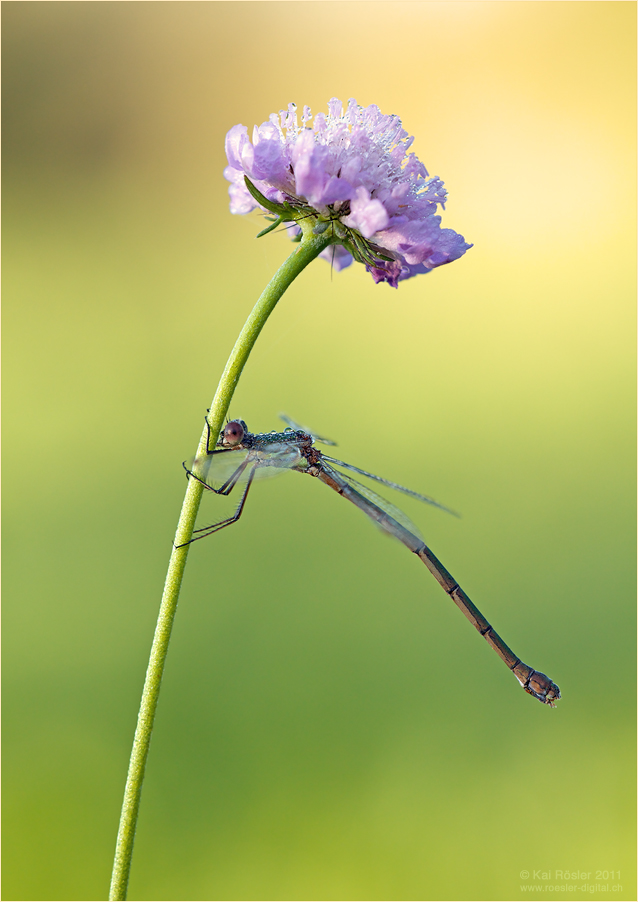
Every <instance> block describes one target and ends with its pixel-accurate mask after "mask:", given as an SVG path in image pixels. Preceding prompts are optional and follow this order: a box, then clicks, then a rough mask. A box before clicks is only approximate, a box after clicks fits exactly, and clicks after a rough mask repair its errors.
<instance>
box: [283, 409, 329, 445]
mask: <svg viewBox="0 0 638 902" xmlns="http://www.w3.org/2000/svg"><path fill="white" fill-rule="evenodd" d="M279 419H280V420H283V421H284V423H285V424H286V426H290V428H291V429H294V430H295V432H305V433H306V434H307V435H309V436H310V437H311V438H312V440H313V441H315V442H321V444H322V445H332V446H333V447H335V448H336V446H337V443H336V442H333V441H332V439H329V438H322V437H321V436H320V435H317V433H316V432H313V431H312V430H311V429H308V428H307V427H306V426H300V425H299V423H295V421H294V420H291V419H290V417H289V416H287V415H286V414H285V413H280V414H279Z"/></svg>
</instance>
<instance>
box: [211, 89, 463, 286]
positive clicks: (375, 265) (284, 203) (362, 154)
mask: <svg viewBox="0 0 638 902" xmlns="http://www.w3.org/2000/svg"><path fill="white" fill-rule="evenodd" d="M311 119H312V116H311V113H310V109H309V107H307V106H305V107H304V109H303V115H302V117H301V122H302V125H301V128H300V127H299V125H298V122H297V108H296V106H295V104H294V103H291V104H289V105H288V110H283V111H282V112H281V113H280V114H279V115H277V114H276V113H273V114H272V115H271V116H270V120H269V121H268V122H265V123H264V124H263V125H261V126H259V127H258V128H257V127H255V128H254V129H253V139H252V143H251V141H250V139H249V137H248V129H247V128H246V127H245V126H244V125H235V126H233V128H231V130H230V131H229V132H228V134H227V135H226V155H227V157H228V166H227V167H226V168H225V169H224V176H225V178H226V179H228V181H229V182H230V183H231V184H230V188H229V189H228V190H229V194H230V211H231V213H250V211H251V210H254V209H256V208H257V209H266V207H264V202H267V203H268V208H267V209H269V210H270V211H271V212H273V211H276V212H277V213H278V214H279V217H280V219H279V220H278V222H279V221H281V222H291V223H293V225H291V226H290V228H289V231H290V232H291V234H292V235H294V233H297V234H298V233H299V227H298V226H295V225H294V221H295V220H297V219H308V218H314V219H315V220H316V225H315V231H317V232H320V231H325V229H326V228H332V232H333V235H334V244H333V245H332V246H331V247H329V248H328V249H327V250H325V251H324V252H323V253H322V254H321V256H322V257H325V258H326V259H328V260H331V261H332V262H333V264H334V267H335V269H343V268H345V267H346V266H349V265H350V264H351V263H352V261H353V259H355V260H358V261H359V262H361V263H364V264H365V267H366V269H367V270H368V272H370V273H371V275H372V277H373V279H374V281H375V282H389V283H390V285H392V286H393V287H394V288H396V287H397V285H398V283H399V282H400V281H401V280H403V279H409V278H410V277H411V276H415V275H418V274H419V273H426V272H429V271H430V270H431V269H434V267H435V266H441V265H442V264H444V263H450V262H451V261H452V260H457V259H458V258H459V257H461V256H462V255H463V254H464V253H465V251H466V250H468V248H470V247H472V245H471V244H467V243H466V241H465V239H464V238H463V236H462V235H459V234H457V232H454V231H452V229H442V228H441V217H440V216H438V215H437V212H436V211H437V206H439V205H440V206H441V208H444V204H445V199H446V196H447V192H446V190H445V188H444V186H443V182H442V181H441V179H439V178H437V177H434V178H429V177H428V173H427V170H426V168H425V166H424V165H423V164H422V163H421V162H419V160H418V158H417V157H416V155H415V154H414V153H408V150H409V148H410V146H411V144H412V142H413V140H414V139H413V138H411V137H409V136H408V134H407V132H405V131H404V130H403V128H402V126H401V120H400V119H399V118H398V116H384V115H383V114H382V113H381V111H380V110H379V108H378V107H377V106H374V105H372V106H369V107H366V108H365V109H364V108H363V107H360V106H358V105H357V103H356V101H355V100H350V101H349V102H348V107H347V109H346V111H345V113H344V111H343V109H342V105H341V101H340V100H337V99H336V98H333V99H332V100H331V101H330V103H329V104H328V115H327V116H326V115H325V114H323V113H318V114H317V115H316V116H315V118H314V125H313V126H312V127H310V124H309V123H310V121H311ZM247 179H248V180H249V182H250V186H249V185H248V184H247ZM249 188H253V191H251V190H250V189H249ZM254 189H256V191H255V190H254ZM258 198H261V201H262V202H261V203H260V202H259V200H258Z"/></svg>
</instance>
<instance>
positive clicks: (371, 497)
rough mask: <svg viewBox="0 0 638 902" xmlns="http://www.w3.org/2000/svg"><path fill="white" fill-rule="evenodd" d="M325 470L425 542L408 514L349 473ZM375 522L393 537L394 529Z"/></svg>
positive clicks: (326, 468)
mask: <svg viewBox="0 0 638 902" xmlns="http://www.w3.org/2000/svg"><path fill="white" fill-rule="evenodd" d="M323 460H326V458H325V457H324V458H323ZM324 469H325V470H326V471H327V472H328V473H330V475H331V476H332V477H336V478H337V481H339V480H342V481H343V482H347V483H348V484H349V485H350V486H351V487H352V488H353V489H354V490H355V491H356V492H357V493H358V494H359V495H362V496H363V497H364V498H365V499H366V500H367V501H371V502H372V504H375V505H376V506H377V507H380V508H381V510H382V511H385V513H386V514H389V516H390V517H392V518H393V519H394V520H396V521H397V522H398V523H400V524H401V526H403V528H404V529H407V530H408V532H411V533H412V534H413V535H415V536H417V537H418V538H419V539H420V540H421V541H422V542H423V541H424V539H423V536H422V535H421V531H420V530H419V528H418V526H416V525H415V524H414V523H413V522H412V520H410V518H409V517H408V515H407V514H404V513H403V511H402V510H400V509H399V508H398V507H395V506H394V504H391V503H390V502H389V501H386V499H385V498H382V497H381V495H377V493H376V492H373V491H372V489H370V488H368V486H367V485H364V484H363V483H362V482H359V481H358V480H357V479H353V478H352V476H348V474H347V473H341V472H340V471H339V470H335V469H334V468H333V467H330V466H325V467H324ZM371 519H373V518H371ZM373 522H374V523H375V525H377V526H379V527H380V528H381V529H383V531H384V532H388V533H390V535H392V528H391V527H390V526H388V527H384V526H383V524H381V523H377V521H375V520H373Z"/></svg>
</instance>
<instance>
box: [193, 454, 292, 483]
mask: <svg viewBox="0 0 638 902" xmlns="http://www.w3.org/2000/svg"><path fill="white" fill-rule="evenodd" d="M249 458H250V459H249ZM299 459H300V454H299V451H298V449H297V448H295V447H294V445H292V446H291V445H286V444H278V443H277V444H275V443H273V444H272V445H268V446H267V447H266V448H263V449H260V450H258V451H246V450H243V449H241V450H239V449H229V450H227V451H213V453H212V454H202V455H201V456H199V457H194V458H191V460H190V461H186V463H185V467H186V469H187V470H188V471H190V472H191V473H193V474H194V475H195V476H196V477H197V478H198V479H201V481H202V482H205V483H206V484H207V485H210V486H213V487H214V488H216V489H218V488H219V487H220V486H222V485H225V484H226V483H227V482H228V481H229V480H231V481H235V480H233V477H234V476H235V474H237V477H236V481H237V482H243V481H245V480H246V479H247V478H248V476H249V474H250V472H251V471H252V469H253V467H254V466H256V468H257V469H256V470H255V477H254V478H255V479H264V478H268V477H271V476H278V475H279V474H280V473H284V472H286V470H290V469H291V468H293V467H294V466H295V465H296V464H297V463H298V462H299Z"/></svg>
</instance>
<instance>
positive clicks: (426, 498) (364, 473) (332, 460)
mask: <svg viewBox="0 0 638 902" xmlns="http://www.w3.org/2000/svg"><path fill="white" fill-rule="evenodd" d="M322 459H323V460H327V461H329V462H330V463H331V464H336V465H337V466H338V467H343V468H344V469H346V470H352V472H353V473H359V475H360V476H367V478H368V479H374V481H375V482H380V483H381V484H382V485H387V486H388V488H390V489H395V490H396V491H397V492H403V494H404V495H409V496H410V497H411V498H416V499H417V500H418V501H423V502H424V503H425V504H431V505H432V506H433V507H438V508H439V510H442V511H445V512H446V513H447V514H452V516H453V517H460V516H461V515H460V514H457V512H456V511H453V510H451V509H450V508H449V507H445V505H443V504H439V502H438V501H435V500H434V498H430V497H429V496H428V495H421V493H420V492H415V491H413V490H412V489H406V487H405V486H404V485H399V484H398V483H397V482H390V480H389V479H383V478H382V477H381V476H375V475H374V473H368V471H367V470H361V469H360V468H359V467H355V466H354V465H353V464H347V463H345V462H344V461H343V460H337V459H336V458H334V457H328V456H327V455H325V454H322ZM343 475H344V476H345V474H343ZM348 478H350V477H348ZM354 481H356V480H354ZM357 485H361V483H357Z"/></svg>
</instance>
